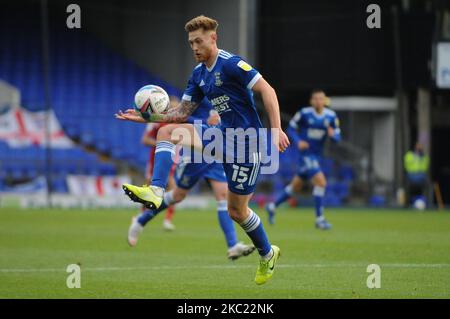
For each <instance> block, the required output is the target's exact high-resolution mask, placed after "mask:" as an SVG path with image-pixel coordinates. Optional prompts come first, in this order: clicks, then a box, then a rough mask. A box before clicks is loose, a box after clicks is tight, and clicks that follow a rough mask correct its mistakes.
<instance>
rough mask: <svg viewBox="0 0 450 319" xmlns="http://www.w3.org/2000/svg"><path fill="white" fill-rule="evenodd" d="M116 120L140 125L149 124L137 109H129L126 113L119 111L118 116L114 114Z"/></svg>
mask: <svg viewBox="0 0 450 319" xmlns="http://www.w3.org/2000/svg"><path fill="white" fill-rule="evenodd" d="M114 116H115V118H116V119H118V120H122V121H132V122H138V123H147V122H146V121H145V120H144V119H143V118H142V116H140V115H139V113H138V112H137V111H136V110H135V109H128V110H126V111H125V112H122V110H119V112H117V113H116V114H114Z"/></svg>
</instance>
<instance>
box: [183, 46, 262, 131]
mask: <svg viewBox="0 0 450 319" xmlns="http://www.w3.org/2000/svg"><path fill="white" fill-rule="evenodd" d="M260 78H261V74H260V73H259V72H258V71H257V70H255V69H254V68H253V67H251V66H250V65H249V64H247V63H246V62H245V61H244V60H242V59H241V58H240V57H239V56H237V55H233V54H231V53H228V52H226V51H223V50H219V54H218V56H217V59H216V61H215V62H214V64H213V65H212V66H211V68H208V67H206V65H205V64H203V63H200V64H199V65H197V66H196V67H195V69H194V70H193V72H192V75H191V77H190V78H189V82H188V85H187V88H186V90H185V91H184V94H183V100H187V101H192V102H195V103H200V102H201V101H202V99H203V98H204V97H206V98H207V99H208V100H209V101H210V102H211V104H212V106H213V107H214V109H215V110H216V111H217V112H218V113H219V115H220V118H221V127H222V129H226V128H228V127H230V128H238V127H239V128H243V129H244V130H245V129H247V128H249V127H253V128H256V129H258V128H260V127H262V124H261V121H260V119H259V116H258V113H257V111H256V107H255V102H254V100H253V92H252V90H251V89H252V87H253V85H254V84H255V83H256V82H257V81H258V80H259V79H260Z"/></svg>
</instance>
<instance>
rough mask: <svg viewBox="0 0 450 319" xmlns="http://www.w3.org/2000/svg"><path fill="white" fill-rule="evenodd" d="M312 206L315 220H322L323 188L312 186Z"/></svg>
mask: <svg viewBox="0 0 450 319" xmlns="http://www.w3.org/2000/svg"><path fill="white" fill-rule="evenodd" d="M313 195H314V206H315V208H316V219H318V220H322V219H324V217H323V196H324V195H325V188H323V187H320V186H314V188H313Z"/></svg>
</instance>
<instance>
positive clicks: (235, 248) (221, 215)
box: [128, 99, 255, 260]
mask: <svg viewBox="0 0 450 319" xmlns="http://www.w3.org/2000/svg"><path fill="white" fill-rule="evenodd" d="M187 122H188V123H192V124H194V123H195V124H196V125H199V123H201V124H200V125H202V126H203V128H204V129H205V130H206V129H207V128H209V127H216V126H217V125H219V124H220V116H219V114H218V113H217V112H216V111H215V110H214V109H212V106H211V104H210V103H209V101H208V100H207V99H203V101H202V102H201V103H200V105H199V106H198V107H197V109H195V111H194V112H193V113H192V114H191V115H190V116H189V119H188V120H187ZM202 178H204V179H205V180H207V182H208V183H209V185H210V186H211V189H212V191H213V193H214V196H215V198H216V201H217V217H218V220H219V225H220V227H221V229H222V232H223V234H224V236H225V241H226V244H227V247H228V250H227V257H228V259H230V260H236V259H238V258H240V257H243V256H248V255H250V254H251V253H252V252H253V251H254V250H255V247H254V246H253V245H245V244H243V243H241V242H239V241H238V239H237V234H236V230H235V228H234V223H233V220H232V219H231V218H230V216H229V215H228V207H227V206H228V205H227V179H226V176H225V172H224V171H223V167H222V164H221V163H216V162H212V163H206V162H202V163H192V162H191V158H190V156H187V159H185V158H183V155H182V157H181V160H180V162H179V163H178V164H177V168H176V171H175V184H176V186H175V187H174V188H173V189H172V190H170V191H168V192H167V191H166V192H165V193H164V198H163V201H162V204H161V206H159V207H158V208H157V209H146V210H144V211H143V212H142V213H141V214H140V215H139V216H137V217H134V218H133V220H132V222H131V225H130V228H129V229H128V244H129V245H130V246H132V247H134V246H136V244H137V242H138V238H139V236H140V234H141V233H142V231H143V230H144V227H145V225H147V223H148V222H149V221H151V220H152V219H153V218H154V217H155V216H156V215H158V214H159V213H160V212H162V211H164V210H166V209H167V208H169V207H171V206H172V205H175V204H177V203H179V202H181V201H183V200H184V199H185V198H186V196H187V194H188V193H189V191H190V190H191V189H192V187H194V185H195V184H196V183H197V182H198V181H199V180H200V179H202Z"/></svg>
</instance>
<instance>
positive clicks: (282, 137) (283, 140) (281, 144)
mask: <svg viewBox="0 0 450 319" xmlns="http://www.w3.org/2000/svg"><path fill="white" fill-rule="evenodd" d="M278 134H279V135H278V143H276V144H275V145H277V148H278V151H279V152H281V153H283V152H284V151H285V150H286V149H287V148H288V146H289V144H291V142H289V138H288V137H287V135H286V133H284V132H283V130H282V129H279V130H278Z"/></svg>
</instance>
